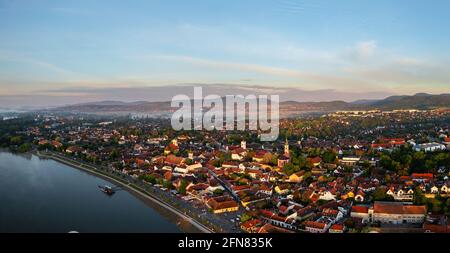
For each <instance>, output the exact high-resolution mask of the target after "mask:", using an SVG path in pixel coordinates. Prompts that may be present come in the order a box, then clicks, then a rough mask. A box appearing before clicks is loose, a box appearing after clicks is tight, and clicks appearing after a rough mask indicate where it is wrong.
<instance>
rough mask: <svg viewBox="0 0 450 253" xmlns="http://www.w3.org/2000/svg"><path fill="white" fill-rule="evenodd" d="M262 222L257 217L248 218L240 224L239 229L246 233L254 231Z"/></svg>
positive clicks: (256, 230)
mask: <svg viewBox="0 0 450 253" xmlns="http://www.w3.org/2000/svg"><path fill="white" fill-rule="evenodd" d="M262 224H263V223H262V221H261V220H259V219H253V220H248V221H246V222H244V223H242V224H241V229H242V230H244V231H245V232H247V233H256V232H258V230H259V228H260V227H261V225H262Z"/></svg>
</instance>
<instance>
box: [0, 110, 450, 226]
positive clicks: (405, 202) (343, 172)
mask: <svg viewBox="0 0 450 253" xmlns="http://www.w3.org/2000/svg"><path fill="white" fill-rule="evenodd" d="M0 126H1V127H0V144H1V146H2V147H3V148H10V149H11V150H13V151H16V152H23V153H24V152H34V153H35V154H45V155H47V156H52V157H55V158H58V159H61V160H67V161H72V162H76V163H80V164H81V163H82V164H87V165H89V166H94V167H96V168H98V169H99V170H101V171H103V172H102V173H107V174H108V175H112V176H114V177H115V178H118V179H120V180H123V181H125V182H128V183H130V184H133V185H136V186H137V187H140V189H144V191H145V192H146V193H147V194H151V195H152V196H154V197H155V198H158V199H160V200H161V201H164V202H165V203H167V204H168V205H170V206H172V207H174V208H176V209H178V210H180V211H181V212H183V213H185V214H186V215H188V216H189V217H192V218H193V219H195V220H197V221H199V222H200V223H202V224H203V225H204V226H206V227H208V228H209V229H210V230H211V231H213V232H246V233H295V232H297V233H305V232H309V233H389V232H404V233H408V232H410V233H446V232H450V226H449V222H448V219H449V217H450V199H449V196H450V180H449V176H450V172H449V169H450V151H449V150H450V110H449V109H435V110H396V111H379V110H373V111H341V112H334V113H329V114H323V115H311V116H305V117H302V118H295V119H289V118H287V119H280V137H279V138H278V140H277V141H274V142H261V141H260V139H259V138H258V137H259V135H260V134H261V133H260V132H258V131H225V130H214V131H187V130H186V131H175V130H173V129H172V128H171V125H170V120H168V119H164V118H132V119H130V118H129V117H106V116H93V115H82V114H56V113H51V112H42V113H24V114H19V115H18V116H14V117H8V118H4V119H3V120H2V121H0Z"/></svg>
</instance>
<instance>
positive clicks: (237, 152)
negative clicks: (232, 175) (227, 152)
mask: <svg viewBox="0 0 450 253" xmlns="http://www.w3.org/2000/svg"><path fill="white" fill-rule="evenodd" d="M246 155H247V150H245V149H244V148H237V149H234V150H232V151H231V159H232V160H237V161H241V160H242V159H244V157H245V156H246Z"/></svg>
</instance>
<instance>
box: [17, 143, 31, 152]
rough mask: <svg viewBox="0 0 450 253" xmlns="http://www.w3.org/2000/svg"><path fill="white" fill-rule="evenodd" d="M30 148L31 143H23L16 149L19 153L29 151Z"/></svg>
mask: <svg viewBox="0 0 450 253" xmlns="http://www.w3.org/2000/svg"><path fill="white" fill-rule="evenodd" d="M30 149H31V144H30V143H24V144H22V145H20V146H19V149H18V151H19V152H20V153H26V152H28V151H30Z"/></svg>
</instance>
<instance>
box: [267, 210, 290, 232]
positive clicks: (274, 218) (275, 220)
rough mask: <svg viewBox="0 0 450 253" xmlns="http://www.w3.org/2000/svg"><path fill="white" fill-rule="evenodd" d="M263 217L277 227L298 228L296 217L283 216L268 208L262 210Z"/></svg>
mask: <svg viewBox="0 0 450 253" xmlns="http://www.w3.org/2000/svg"><path fill="white" fill-rule="evenodd" d="M261 219H262V220H264V221H265V222H267V223H269V224H271V225H274V226H277V227H281V228H284V229H289V230H298V227H297V225H296V220H295V219H293V218H290V217H282V216H279V215H277V214H275V213H273V212H271V211H268V210H261Z"/></svg>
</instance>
